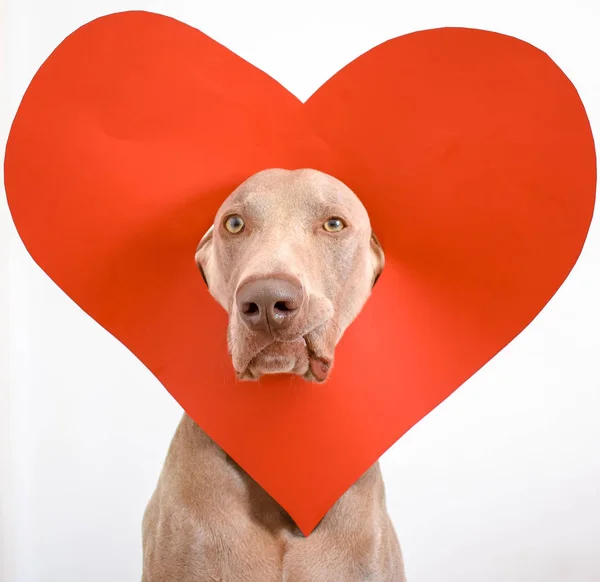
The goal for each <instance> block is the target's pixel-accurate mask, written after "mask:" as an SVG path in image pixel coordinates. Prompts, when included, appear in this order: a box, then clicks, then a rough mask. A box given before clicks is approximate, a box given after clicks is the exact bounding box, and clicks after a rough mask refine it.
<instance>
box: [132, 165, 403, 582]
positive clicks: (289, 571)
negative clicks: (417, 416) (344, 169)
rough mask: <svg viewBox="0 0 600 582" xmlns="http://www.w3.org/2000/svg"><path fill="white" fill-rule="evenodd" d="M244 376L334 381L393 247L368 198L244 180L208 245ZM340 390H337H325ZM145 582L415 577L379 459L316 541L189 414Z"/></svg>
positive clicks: (161, 499) (321, 178)
mask: <svg viewBox="0 0 600 582" xmlns="http://www.w3.org/2000/svg"><path fill="white" fill-rule="evenodd" d="M196 262H197V264H198V267H199V269H200V272H201V275H202V277H203V278H204V281H205V283H206V284H207V286H208V289H209V292H210V294H211V295H212V296H213V297H214V299H216V301H218V302H219V303H220V304H221V306H222V307H223V308H224V309H225V310H226V311H227V313H228V314H229V325H228V331H227V342H228V347H229V351H230V354H231V359H232V364H233V367H234V368H235V371H236V373H237V375H238V377H239V378H240V379H241V380H248V381H253V380H257V379H258V378H260V377H261V376H262V375H264V374H277V373H288V374H289V373H292V374H297V375H300V376H302V377H303V378H305V379H306V380H308V381H311V382H326V380H327V378H328V376H329V374H330V373H331V369H332V366H333V361H334V350H335V346H336V344H337V343H338V342H339V340H340V338H341V336H342V334H343V333H344V331H345V330H346V329H347V328H348V326H349V325H350V324H351V322H352V321H353V320H354V319H355V318H356V316H357V315H358V314H359V312H360V311H361V309H362V307H363V306H364V304H365V302H366V301H367V299H368V297H369V295H370V294H371V290H372V288H373V286H374V285H375V283H376V281H377V278H378V277H379V275H380V274H381V272H382V269H383V266H384V253H383V250H382V248H381V245H380V243H379V242H378V240H377V238H376V236H375V235H374V234H373V232H372V231H371V226H370V221H369V216H368V214H367V211H366V209H365V207H364V206H363V205H362V203H361V202H360V200H359V199H358V197H357V196H356V195H355V194H354V193H353V192H352V191H351V190H350V189H349V188H348V187H347V186H346V185H344V184H343V183H342V182H340V181H339V180H337V179H336V178H334V177H332V176H329V175H327V174H324V173H322V172H319V171H316V170H310V169H303V170H283V169H270V170H264V171H262V172H259V173H258V174H255V175H253V176H252V177H250V178H249V179H248V180H246V181H245V182H244V183H243V184H242V185H241V186H239V187H238V188H237V189H236V190H235V191H234V192H233V193H232V194H231V195H230V196H229V197H228V198H227V199H226V200H225V202H224V203H223V204H222V206H221V208H220V209H219V210H218V212H217V215H216V218H215V221H214V224H213V226H212V227H211V228H210V229H209V230H208V232H207V233H206V234H205V235H204V237H203V238H202V240H201V241H200V244H199V246H198V249H197V251H196ZM323 389H326V385H325V386H324V387H323ZM142 529H143V574H142V582H209V581H210V582H217V581H218V582H366V581H372V582H405V580H406V578H405V573H404V563H403V559H402V553H401V550H400V545H399V543H398V539H397V536H396V532H395V530H394V528H393V525H392V522H391V520H390V518H389V515H388V513H387V509H386V500H385V491H384V485H383V480H382V476H381V471H380V468H379V463H378V462H377V463H376V464H375V465H373V466H372V467H371V468H370V469H369V470H368V471H367V472H366V473H365V474H364V475H363V476H362V477H361V478H360V479H358V481H357V482H356V483H355V484H354V485H353V486H352V487H351V488H350V489H349V490H348V491H347V492H346V493H345V494H344V495H343V496H342V497H341V498H340V499H339V500H338V501H337V502H336V503H335V504H334V506H333V507H332V508H331V509H330V510H329V512H328V513H327V514H326V515H325V517H324V518H323V519H322V520H321V522H320V523H319V524H318V525H317V527H316V528H315V529H314V530H313V532H312V533H311V534H310V535H309V536H307V537H305V536H303V535H302V533H301V532H300V530H299V529H298V528H297V527H296V525H295V523H294V522H293V520H292V519H291V518H290V516H289V515H288V514H287V513H286V512H285V511H284V510H283V508H282V507H281V506H280V505H279V504H278V503H277V502H275V501H274V500H273V499H272V498H271V497H270V496H269V495H268V494H267V493H266V492H265V491H264V490H263V489H262V488H261V487H260V486H259V485H258V484H257V483H256V482H255V481H254V480H253V479H252V478H250V476H249V475H248V474H247V473H245V472H244V470H243V469H242V468H241V467H239V466H238V465H237V464H236V463H235V462H234V461H233V460H232V459H231V458H230V457H228V455H227V454H226V453H225V452H224V451H223V450H222V449H221V448H220V447H219V446H218V445H217V444H216V443H215V442H214V441H212V440H211V439H210V438H209V437H208V436H207V435H206V434H205V433H204V432H203V431H202V430H201V429H200V428H199V427H198V426H197V425H196V424H195V423H194V421H193V420H192V419H191V418H190V417H189V416H187V415H185V414H184V416H183V418H182V420H181V422H180V424H179V426H178V428H177V430H176V433H175V436H174V438H173V441H172V443H171V446H170V448H169V452H168V454H167V458H166V460H165V463H164V466H163V469H162V472H161V475H160V478H159V482H158V485H157V488H156V490H155V492H154V494H153V496H152V498H151V500H150V502H149V504H148V506H147V508H146V511H145V513H144V519H143V528H142Z"/></svg>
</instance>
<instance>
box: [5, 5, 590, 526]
mask: <svg viewBox="0 0 600 582" xmlns="http://www.w3.org/2000/svg"><path fill="white" fill-rule="evenodd" d="M271 167H283V168H289V169H293V168H302V167H310V168H315V169H318V170H322V171H324V172H327V173H329V174H332V175H334V176H336V177H337V178H339V179H341V180H342V181H343V182H345V183H346V184H347V185H348V186H349V187H350V188H352V189H353V190H354V191H355V192H356V193H357V194H358V195H359V197H360V198H361V199H362V200H363V202H364V203H365V206H366V207H367V210H368V211H369V213H370V216H371V221H372V224H373V226H374V230H375V232H376V234H377V236H378V237H379V239H380V241H381V243H382V245H383V247H384V250H385V252H386V259H387V262H386V268H385V270H384V274H383V276H382V278H381V279H380V282H379V283H378V285H377V287H376V288H375V292H374V295H373V296H372V298H371V300H370V301H369V302H368V304H367V306H366V307H365V309H364V311H363V312H362V314H361V315H360V316H359V318H358V319H357V320H356V322H355V323H354V324H353V325H352V326H351V328H350V329H349V331H348V332H347V334H346V335H345V336H344V338H343V339H342V342H341V343H340V345H339V348H338V350H337V352H336V363H335V367H334V369H333V372H332V376H331V378H330V379H329V380H328V382H326V383H325V384H324V385H313V384H309V383H306V382H304V381H303V380H301V379H300V378H291V377H290V376H278V377H271V378H268V379H264V380H261V381H260V382H259V383H246V382H243V383H239V382H237V381H236V379H235V376H234V372H233V367H232V364H231V361H230V359H229V357H228V354H227V349H226V335H225V329H226V323H227V319H226V314H225V313H224V312H223V311H222V309H221V308H220V307H219V306H218V305H217V303H216V302H215V301H214V300H213V299H212V298H211V297H210V296H209V294H208V292H207V290H206V288H205V286H204V284H203V282H202V279H201V277H200V275H199V273H198V270H197V267H196V265H195V263H194V252H195V249H196V245H197V243H198V241H199V240H200V237H201V236H202V235H203V234H204V232H205V231H206V229H207V228H208V226H209V225H210V224H211V223H212V220H213V217H214V214H215V212H216V210H217V208H218V207H219V205H220V203H221V202H222V201H223V200H224V199H225V197H226V196H227V195H228V194H229V193H230V192H231V191H232V190H233V189H234V188H235V187H236V186H237V185H238V184H239V183H241V182H242V181H243V180H245V179H246V178H247V177H249V176H250V175H251V174H253V173H255V172H257V171H259V170H262V169H264V168H271ZM5 182H6V190H7V192H8V199H9V204H10V208H11V211H12V214H13V217H14V220H15V223H16V225H17V228H18V230H19V233H20V235H21V237H22V239H23V242H24V243H25V245H26V246H27V249H28V250H29V252H30V253H31V255H32V256H33V258H34V259H35V260H36V261H37V263H38V264H39V265H40V266H41V267H42V269H44V271H45V272H46V273H48V275H49V276H50V277H51V278H52V279H53V280H54V281H55V282H56V284H57V285H59V286H60V287H61V288H62V289H63V290H64V291H65V292H66V293H67V294H68V295H69V296H70V297H71V298H72V299H73V300H74V301H75V302H76V303H77V304H78V305H79V306H81V307H82V308H83V309H84V310H85V311H86V312H87V313H88V314H89V315H90V316H91V317H93V318H94V319H95V320H96V321H98V322H99V323H100V324H101V325H102V326H103V327H105V328H106V329H107V330H108V331H109V332H110V333H112V334H113V335H114V336H115V337H116V338H118V339H119V340H120V341H121V342H123V343H124V344H125V345H126V346H127V347H128V348H129V349H130V350H131V351H132V353H133V354H135V355H136V356H137V357H138V358H139V359H140V360H141V361H142V362H143V363H144V365H146V366H147V367H148V368H149V369H150V370H151V371H152V372H153V373H154V374H155V375H156V377H157V378H158V379H159V380H160V381H161V382H162V383H163V385H164V386H165V387H166V388H167V389H168V390H169V392H170V393H171V394H172V395H173V396H174V397H175V398H176V399H177V401H178V402H179V403H180V404H181V405H182V406H183V408H184V409H185V410H186V411H187V412H188V413H189V414H190V415H191V416H192V418H193V419H194V420H195V421H196V422H197V423H198V424H199V425H200V426H201V427H202V428H203V429H204V430H205V431H206V432H207V433H208V434H209V435H210V436H211V437H212V438H213V439H214V440H215V441H216V442H217V443H219V445H221V446H222V447H223V448H224V449H225V450H226V451H227V452H228V453H229V454H230V455H231V456H232V457H233V458H234V459H235V460H236V461H237V462H238V463H239V464H240V465H241V466H242V467H243V468H244V469H245V470H246V471H248V473H249V474H250V475H251V476H252V477H254V478H255V479H256V480H257V481H258V482H259V483H260V484H261V485H262V486H263V487H264V488H265V489H266V490H267V491H268V492H269V493H270V494H271V495H272V496H273V497H274V498H275V499H276V500H277V501H278V502H279V503H280V504H281V505H282V506H283V507H284V508H285V509H286V510H287V511H288V512H289V513H290V515H291V516H292V517H293V518H294V520H295V521H296V523H297V524H298V525H299V526H300V528H301V529H302V531H303V532H304V533H305V534H308V533H309V532H310V531H311V530H312V529H313V528H314V526H315V525H316V523H317V522H318V521H319V520H320V519H321V517H322V516H323V515H324V514H325V513H326V512H327V510H328V509H329V508H330V507H331V505H332V504H333V503H334V502H335V501H336V499H338V498H339V497H340V495H341V494H342V493H343V492H344V491H345V490H346V489H348V487H350V486H351V485H352V483H353V482H354V481H355V480H356V479H357V478H358V477H359V476H360V475H361V474H362V473H363V472H364V471H365V470H366V469H367V468H368V467H369V466H370V465H371V464H373V463H374V462H375V461H376V460H377V458H378V457H379V456H380V455H381V454H382V453H383V452H384V451H385V450H386V449H387V448H388V447H390V446H391V445H392V444H393V443H394V442H395V441H396V440H397V439H398V438H399V437H400V436H402V435H403V434H404V433H405V432H406V431H407V430H408V429H409V428H410V427H411V426H413V425H414V424H415V423H416V422H418V421H419V420H420V419H421V418H423V417H424V416H425V415H426V414H427V413H429V412H430V411H431V410H432V409H433V408H434V407H436V406H437V405H438V404H439V403H440V402H442V401H443V400H444V399H445V398H446V397H447V396H448V395H450V394H451V393H452V392H453V391H454V390H455V389H456V388H457V387H458V386H460V384H462V383H463V382H464V381H465V380H466V379H467V378H469V377H470V376H471V375H472V374H473V373H474V372H475V371H477V370H478V369H479V368H480V367H481V366H483V365H484V364H485V363H486V362H487V361H488V360H489V359H490V358H492V357H493V356H494V355H495V354H496V353H497V352H498V351H499V350H501V349H502V348H503V347H504V346H505V345H506V344H507V343H509V342H510V341H511V340H512V339H513V338H514V337H515V336H516V335H517V334H518V333H520V332H521V330H523V328H524V327H525V326H527V325H528V324H529V323H530V322H531V320H532V319H533V318H534V317H535V316H536V315H537V314H538V313H539V311H540V310H541V309H542V307H543V306H544V305H545V304H546V302H547V301H548V300H549V299H550V298H551V297H552V295H553V294H554V293H555V292H556V290H557V289H558V287H559V286H560V285H561V284H562V282H563V281H564V279H565V277H566V276H567V275H568V273H569V271H570V270H571V268H572V267H573V265H574V263H575V261H576V260H577V257H578V256H579V253H580V251H581V248H582V245H583V242H584V239H585V236H586V233H587V230H588V227H589V224H590V220H591V216H592V210H593V205H594V192H595V183H596V166H595V152H594V144H593V140H592V134H591V131H590V126H589V123H588V119H587V117H586V114H585V110H584V108H583V105H582V103H581V101H580V99H579V97H578V95H577V92H576V90H575V89H574V87H573V85H572V84H571V83H570V82H569V80H568V79H567V78H566V76H565V75H564V74H563V73H562V72H561V71H560V69H559V68H558V67H557V66H556V65H555V64H554V63H553V62H552V60H551V59H550V58H549V57H548V56H547V55H546V54H544V53H543V52H541V51H539V50H538V49H536V48H534V47H532V46H531V45H529V44H527V43H525V42H522V41H520V40H517V39H515V38H511V37H508V36H503V35H500V34H496V33H491V32H484V31H479V30H470V29H458V28H446V29H438V30H428V31H423V32H417V33H414V34H410V35H407V36H403V37H400V38H395V39H393V40H391V41H388V42H386V43H384V44H382V45H380V46H378V47H376V48H374V49H372V50H370V51H369V52H367V53H366V54H364V55H362V56H361V57H359V58H358V59H356V60H355V61H354V62H352V63H351V64H349V65H348V66H347V67H345V68H344V69H343V70H341V71H340V72H339V73H337V74H336V75H334V76H333V77H332V78H331V79H330V80H329V81H328V82H327V83H326V84H325V85H324V86H323V87H321V88H320V89H319V90H318V91H317V92H316V93H315V94H314V95H313V96H312V97H311V98H310V99H309V100H308V102H307V103H304V104H303V103H301V102H300V101H299V100H298V99H297V98H296V97H294V96H293V95H291V94H290V93H289V92H288V91H287V90H285V89H284V88H283V87H281V86H280V85H279V84H278V83H277V82H275V81H274V80H273V79H271V78H270V77H269V76H268V75H266V74H265V73H263V72H262V71H260V70H259V69H257V68H255V67H253V66H252V65H250V64H248V63H247V62H245V61H244V60H242V59H241V58H240V57H238V56H237V55H235V54H233V53H232V52H230V51H229V50H227V49H225V48H224V47H222V46H221V45H219V44H218V43H217V42H215V41H214V40H212V39H210V38H209V37H207V36H205V35H204V34H202V33H201V32H199V31H197V30H195V29H193V28H191V27H189V26H187V25H185V24H182V23H180V22H178V21H176V20H173V19H170V18H167V17H165V16H159V15H156V14H151V13H145V12H125V13H121V14H114V15H111V16H107V17H104V18H100V19H98V20H95V21H93V22H91V23H90V24H87V25H85V26H84V27H82V28H80V29H79V30H77V31H76V32H75V33H73V34H72V35H71V36H69V37H68V38H67V39H66V40H65V41H64V42H63V43H61V45H60V46H59V47H58V48H57V49H56V50H55V52H54V53H53V54H52V55H51V56H50V57H49V59H48V60H47V61H46V62H45V63H44V64H43V65H42V67H41V68H40V70H39V72H38V73H37V74H36V76H35V78H34V79H33V81H32V83H31V85H30V87H29V89H28V90H27V92H26V94H25V96H24V98H23V101H22V104H21V106H20V108H19V110H18V112H17V115H16V118H15V121H14V124H13V127H12V131H11V133H10V137H9V141H8V146H7V151H6V162H5ZM139 413H140V414H144V402H140V404H139Z"/></svg>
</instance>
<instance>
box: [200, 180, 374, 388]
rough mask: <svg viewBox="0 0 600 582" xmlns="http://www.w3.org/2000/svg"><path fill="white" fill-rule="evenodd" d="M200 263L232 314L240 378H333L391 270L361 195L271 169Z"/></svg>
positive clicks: (240, 198)
mask: <svg viewBox="0 0 600 582" xmlns="http://www.w3.org/2000/svg"><path fill="white" fill-rule="evenodd" d="M196 262H197V264H198V266H199V267H200V270H201V272H202V275H203V277H204V280H205V281H206V283H207V285H208V288H209V291H210V293H211V295H212V296H213V297H214V298H215V299H216V300H217V301H218V302H219V303H220V304H221V305H222V306H223V307H224V308H225V309H226V310H227V313H228V314H229V326H228V331H227V340H228V346H229V351H230V353H231V357H232V360H233V366H234V368H235V370H236V372H237V374H238V377H239V378H240V379H243V380H256V379H258V378H259V377H260V376H262V375H263V374H278V373H292V374H298V375H301V376H303V377H304V378H305V379H307V380H310V381H317V382H322V381H324V380H326V379H327V377H328V375H329V372H330V369H331V366H332V364H333V356H334V350H335V346H336V345H337V343H338V342H339V340H340V338H341V337H342V334H343V333H344V331H345V330H346V329H347V327H348V326H349V325H350V323H351V322H352V321H353V320H354V318H355V317H356V316H357V315H358V313H359V312H360V310H361V309H362V307H363V306H364V304H365V302H366V300H367V299H368V297H369V295H370V293H371V289H372V287H373V285H374V284H375V281H376V280H377V278H378V277H379V275H380V273H381V271H382V269H383V264H384V256H383V251H382V249H381V246H380V245H379V243H378V241H377V239H376V237H375V236H374V235H373V233H372V231H371V226H370V222H369V216H368V214H367V211H366V209H365V208H364V206H363V205H362V203H361V202H360V200H359V199H358V198H357V196H356V195H355V194H354V193H353V192H352V191H351V190H350V189H349V188H347V187H346V186H345V185H344V184H342V183H341V182H340V181H339V180H336V179H335V178H333V177H331V176H328V175H327V174H323V173H322V172H318V171H316V170H293V171H289V170H279V169H273V170H265V171H263V172H259V173H258V174H255V175H254V176H252V177H251V178H249V179H248V180H246V182H244V183H243V184H242V185H241V186H239V187H238V188H237V189H236V190H235V191H234V192H233V193H232V194H231V195H230V196H229V197H228V198H227V200H225V202H224V203H223V204H222V206H221V208H220V209H219V211H218V212H217V215H216V218H215V222H214V224H213V226H212V227H211V228H210V229H209V231H208V232H207V233H206V234H205V235H204V237H203V238H202V240H201V241H200V244H199V246H198V250H197V251H196Z"/></svg>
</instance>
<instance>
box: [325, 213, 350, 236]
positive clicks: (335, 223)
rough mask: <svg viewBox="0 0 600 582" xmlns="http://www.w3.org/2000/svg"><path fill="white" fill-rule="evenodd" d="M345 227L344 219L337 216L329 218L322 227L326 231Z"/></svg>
mask: <svg viewBox="0 0 600 582" xmlns="http://www.w3.org/2000/svg"><path fill="white" fill-rule="evenodd" d="M345 227H346V224H345V223H344V221H343V220H342V219H341V218H338V217H337V216H334V217H332V218H330V219H329V220H328V221H327V222H326V223H325V224H324V225H323V228H324V229H325V230H326V231H327V232H340V230H343V229H344V228H345Z"/></svg>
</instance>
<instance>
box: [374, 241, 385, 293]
mask: <svg viewBox="0 0 600 582" xmlns="http://www.w3.org/2000/svg"><path fill="white" fill-rule="evenodd" d="M371 256H372V258H373V284H372V285H371V288H373V287H375V283H377V280H378V279H379V277H380V276H381V273H382V272H383V266H384V265H385V255H384V253H383V247H382V246H381V243H380V242H379V239H378V238H377V237H376V236H375V233H374V232H371Z"/></svg>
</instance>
